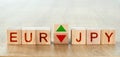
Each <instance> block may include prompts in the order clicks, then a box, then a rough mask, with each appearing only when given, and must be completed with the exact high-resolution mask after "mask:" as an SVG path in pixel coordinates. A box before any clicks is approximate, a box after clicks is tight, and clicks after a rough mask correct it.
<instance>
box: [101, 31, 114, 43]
mask: <svg viewBox="0 0 120 57" xmlns="http://www.w3.org/2000/svg"><path fill="white" fill-rule="evenodd" d="M101 44H115V30H110V29H104V30H102V31H101Z"/></svg>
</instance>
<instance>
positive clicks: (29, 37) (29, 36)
mask: <svg viewBox="0 0 120 57" xmlns="http://www.w3.org/2000/svg"><path fill="white" fill-rule="evenodd" d="M35 33H36V32H35V27H23V28H22V44H36V39H35V38H36V35H35Z"/></svg>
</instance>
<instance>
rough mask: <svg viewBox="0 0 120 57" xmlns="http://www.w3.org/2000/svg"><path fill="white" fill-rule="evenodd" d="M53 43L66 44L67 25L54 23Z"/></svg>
mask: <svg viewBox="0 0 120 57" xmlns="http://www.w3.org/2000/svg"><path fill="white" fill-rule="evenodd" d="M54 44H68V25H67V24H55V25H54Z"/></svg>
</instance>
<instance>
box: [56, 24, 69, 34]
mask: <svg viewBox="0 0 120 57" xmlns="http://www.w3.org/2000/svg"><path fill="white" fill-rule="evenodd" d="M56 32H68V25H67V24H55V25H54V33H56Z"/></svg>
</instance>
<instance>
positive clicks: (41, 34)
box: [36, 27, 50, 45]
mask: <svg viewBox="0 0 120 57" xmlns="http://www.w3.org/2000/svg"><path fill="white" fill-rule="evenodd" d="M36 35H37V37H36V38H37V39H36V41H37V44H49V45H50V28H48V27H39V28H37V30H36Z"/></svg>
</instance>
